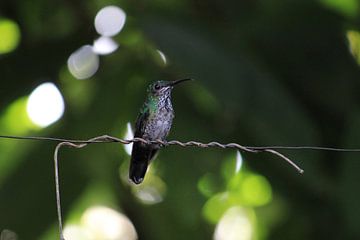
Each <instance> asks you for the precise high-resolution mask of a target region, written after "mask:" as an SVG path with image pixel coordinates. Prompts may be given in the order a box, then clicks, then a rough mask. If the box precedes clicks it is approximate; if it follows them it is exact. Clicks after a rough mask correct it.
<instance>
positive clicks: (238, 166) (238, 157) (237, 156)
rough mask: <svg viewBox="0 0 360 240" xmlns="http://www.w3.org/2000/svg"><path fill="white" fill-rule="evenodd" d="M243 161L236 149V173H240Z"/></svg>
mask: <svg viewBox="0 0 360 240" xmlns="http://www.w3.org/2000/svg"><path fill="white" fill-rule="evenodd" d="M242 163H243V158H242V156H241V153H240V152H239V151H236V164H235V173H238V172H239V171H240V169H241V166H242Z"/></svg>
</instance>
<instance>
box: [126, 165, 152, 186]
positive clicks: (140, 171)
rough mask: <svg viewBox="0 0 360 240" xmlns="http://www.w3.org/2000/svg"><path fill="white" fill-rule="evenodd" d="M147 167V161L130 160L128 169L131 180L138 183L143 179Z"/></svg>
mask: <svg viewBox="0 0 360 240" xmlns="http://www.w3.org/2000/svg"><path fill="white" fill-rule="evenodd" d="M147 168H148V161H141V162H138V161H131V162H130V171H129V178H130V179H131V181H133V182H134V183H135V184H140V183H141V182H142V181H143V180H144V177H145V173H146V170H147Z"/></svg>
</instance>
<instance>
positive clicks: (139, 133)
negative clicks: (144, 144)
mask: <svg viewBox="0 0 360 240" xmlns="http://www.w3.org/2000/svg"><path fill="white" fill-rule="evenodd" d="M149 115H150V114H149V109H147V108H145V110H144V111H141V112H140V113H139V115H138V117H137V119H136V123H135V137H140V138H141V137H143V135H144V133H145V126H146V123H147V122H148V119H149Z"/></svg>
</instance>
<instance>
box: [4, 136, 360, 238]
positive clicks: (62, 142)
mask: <svg viewBox="0 0 360 240" xmlns="http://www.w3.org/2000/svg"><path fill="white" fill-rule="evenodd" d="M0 138H4V139H18V140H36V141H52V142H58V144H57V145H56V147H55V151H54V170H55V192H56V207H57V215H58V223H59V236H60V240H65V238H64V235H63V225H62V214H61V200H60V181H59V179H60V177H59V160H58V156H59V151H60V148H61V147H63V146H68V147H73V148H83V147H85V146H87V145H89V144H94V143H121V144H130V143H135V142H141V143H143V144H160V145H161V146H163V147H166V146H172V145H177V146H181V147H200V148H222V149H226V148H232V149H237V150H239V151H242V152H248V153H260V152H267V153H270V154H273V155H275V156H276V157H278V158H281V159H283V160H285V161H286V162H287V163H288V164H290V165H291V166H292V167H293V168H295V169H296V170H297V171H298V172H299V173H300V174H302V173H303V172H304V170H303V169H301V168H300V167H299V166H298V165H297V164H295V163H294V162H293V161H292V160H290V159H289V158H288V157H286V156H285V155H283V154H282V153H280V152H278V151H277V150H315V151H336V152H360V149H358V148H332V147H319V146H243V145H240V144H238V143H225V144H222V143H219V142H215V141H213V142H208V143H202V142H197V141H187V142H181V141H178V140H171V141H165V140H147V139H144V138H133V139H120V138H117V137H113V136H109V135H103V136H98V137H94V138H91V139H89V140H77V139H65V138H54V137H40V136H39V137H38V136H36V137H34V136H11V135H0Z"/></svg>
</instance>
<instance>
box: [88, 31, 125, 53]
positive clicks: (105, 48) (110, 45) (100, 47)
mask: <svg viewBox="0 0 360 240" xmlns="http://www.w3.org/2000/svg"><path fill="white" fill-rule="evenodd" d="M118 47H119V44H117V42H115V41H114V40H113V39H112V38H109V37H103V36H102V37H99V38H98V39H96V40H95V41H94V44H93V50H94V52H95V53H97V54H100V55H107V54H110V53H112V52H114V51H115V50H116V49H117V48H118Z"/></svg>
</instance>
